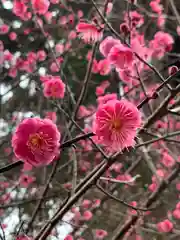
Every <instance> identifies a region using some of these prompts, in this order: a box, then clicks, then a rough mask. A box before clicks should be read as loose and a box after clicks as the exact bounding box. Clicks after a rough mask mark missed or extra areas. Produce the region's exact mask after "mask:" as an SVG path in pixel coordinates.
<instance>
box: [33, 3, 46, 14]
mask: <svg viewBox="0 0 180 240" xmlns="http://www.w3.org/2000/svg"><path fill="white" fill-rule="evenodd" d="M49 5H50V2H49V0H32V6H33V8H34V11H35V12H36V13H39V14H40V15H44V14H45V13H46V12H47V11H48V8H49Z"/></svg>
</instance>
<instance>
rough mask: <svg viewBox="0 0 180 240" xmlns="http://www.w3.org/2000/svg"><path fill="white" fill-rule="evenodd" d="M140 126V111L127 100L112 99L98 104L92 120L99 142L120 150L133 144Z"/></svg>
mask: <svg viewBox="0 0 180 240" xmlns="http://www.w3.org/2000/svg"><path fill="white" fill-rule="evenodd" d="M140 126H141V113H140V112H139V110H138V109H137V108H136V106H135V105H133V104H132V103H131V102H129V101H127V100H120V101H119V100H112V101H108V102H107V103H106V104H104V105H100V106H99V108H98V110H97V112H96V118H95V122H94V132H95V133H96V135H97V138H98V141H99V143H101V144H102V145H105V146H107V147H110V148H111V149H112V150H115V151H121V150H122V149H124V148H127V147H129V146H133V145H134V143H135V141H134V138H135V137H136V134H137V129H138V128H139V127H140Z"/></svg>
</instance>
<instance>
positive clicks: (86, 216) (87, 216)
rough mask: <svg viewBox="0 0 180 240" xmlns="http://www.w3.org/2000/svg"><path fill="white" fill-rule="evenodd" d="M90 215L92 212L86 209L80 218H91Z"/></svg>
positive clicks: (86, 219) (85, 219)
mask: <svg viewBox="0 0 180 240" xmlns="http://www.w3.org/2000/svg"><path fill="white" fill-rule="evenodd" d="M92 216H93V214H92V212H90V211H88V210H87V211H85V212H84V213H83V216H82V219H83V220H84V221H89V220H91V218H92Z"/></svg>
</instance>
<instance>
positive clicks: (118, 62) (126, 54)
mask: <svg viewBox="0 0 180 240" xmlns="http://www.w3.org/2000/svg"><path fill="white" fill-rule="evenodd" d="M108 60H109V62H110V63H111V64H113V65H114V66H115V67H116V68H117V69H119V70H124V69H127V68H130V67H131V66H132V63H133V60H134V59H133V52H132V50H131V49H130V48H129V47H126V46H125V45H123V44H119V45H115V46H114V47H112V48H111V50H110V53H109V54H108Z"/></svg>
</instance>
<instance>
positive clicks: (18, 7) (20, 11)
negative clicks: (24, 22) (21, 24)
mask: <svg viewBox="0 0 180 240" xmlns="http://www.w3.org/2000/svg"><path fill="white" fill-rule="evenodd" d="M13 13H14V14H15V15H16V16H18V17H20V18H22V19H25V14H26V13H27V6H26V5H25V4H24V2H23V1H21V0H14V1H13Z"/></svg>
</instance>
